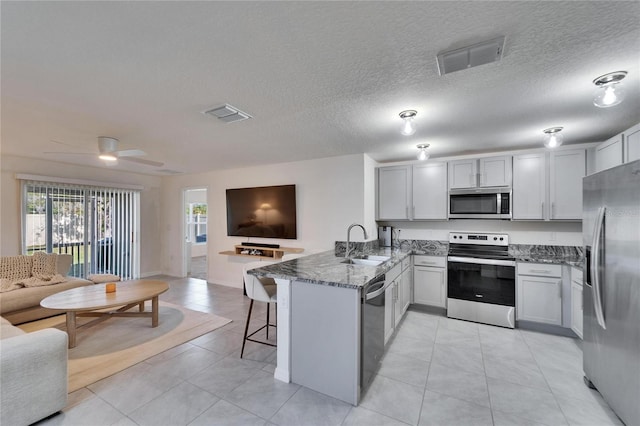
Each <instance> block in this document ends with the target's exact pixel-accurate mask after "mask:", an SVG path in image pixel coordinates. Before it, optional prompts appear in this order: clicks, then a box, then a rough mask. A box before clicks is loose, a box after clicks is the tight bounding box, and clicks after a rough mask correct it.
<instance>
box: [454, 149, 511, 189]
mask: <svg viewBox="0 0 640 426" xmlns="http://www.w3.org/2000/svg"><path fill="white" fill-rule="evenodd" d="M494 186H511V156H509V155H505V156H500V157H487V158H480V159H470V160H458V161H451V162H449V189H463V188H478V187H482V188H485V187H494Z"/></svg>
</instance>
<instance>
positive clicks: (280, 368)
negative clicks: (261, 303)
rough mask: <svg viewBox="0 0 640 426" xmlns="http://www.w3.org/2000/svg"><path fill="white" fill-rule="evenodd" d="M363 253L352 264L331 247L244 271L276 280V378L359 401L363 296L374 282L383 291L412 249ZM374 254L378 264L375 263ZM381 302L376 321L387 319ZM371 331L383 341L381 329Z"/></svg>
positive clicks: (367, 322) (363, 325) (385, 249)
mask: <svg viewBox="0 0 640 426" xmlns="http://www.w3.org/2000/svg"><path fill="white" fill-rule="evenodd" d="M367 255H369V258H370V260H369V261H367V259H358V257H359V256H355V258H356V261H358V260H361V261H362V260H364V262H360V264H351V263H344V262H345V257H343V256H337V255H336V253H335V252H334V251H333V250H331V251H327V252H323V253H318V254H314V255H310V256H305V257H300V258H297V259H293V260H290V261H287V262H282V263H276V264H272V265H268V266H265V267H262V268H257V269H252V270H250V271H249V272H248V273H250V274H252V275H255V276H262V277H271V278H274V279H275V281H276V283H277V284H278V306H277V310H278V328H277V336H278V347H277V367H276V370H275V374H274V376H275V378H277V379H279V380H282V381H285V382H294V383H297V384H300V385H303V386H306V387H308V388H311V389H314V390H316V391H319V392H321V393H324V394H327V395H330V396H333V397H335V398H338V399H341V400H343V401H346V402H348V403H351V404H353V405H357V404H358V401H359V398H360V390H361V389H360V384H361V366H362V359H363V358H362V352H361V348H362V344H363V342H362V340H363V337H362V333H363V328H366V329H367V330H365V332H370V328H369V325H368V324H369V321H368V320H366V319H365V321H364V322H363V320H362V318H363V304H362V301H363V295H364V294H365V292H368V291H369V290H368V289H369V288H370V287H371V288H373V286H374V283H375V285H376V289H377V288H378V287H379V288H380V290H378V291H377V292H376V293H384V290H383V286H384V282H385V281H386V282H387V283H388V282H389V276H390V275H393V274H396V276H397V273H396V271H399V270H400V269H401V265H402V264H403V261H404V262H406V264H407V265H408V263H409V260H410V255H411V250H402V249H390V248H384V249H374V250H369V251H368V252H367ZM360 257H362V256H360ZM373 258H374V259H377V261H378V262H381V263H380V264H379V265H375V263H376V260H373ZM385 275H386V276H387V279H386V280H385V278H384V277H385ZM379 282H382V284H378V283H379ZM384 287H386V286H384ZM381 300H382V301H383V302H382V303H383V305H382V307H381V308H380V309H381V314H380V311H377V312H376V313H374V314H373V315H376V316H377V317H378V318H376V319H374V320H375V321H376V322H377V324H380V321H382V322H383V324H384V320H385V319H386V320H387V321H388V319H387V318H384V319H383V318H382V317H380V315H382V316H385V309H384V308H385V306H384V296H382V298H381ZM386 303H389V304H390V303H392V301H391V300H387V301H386ZM374 333H375V334H376V336H378V337H379V339H380V341H381V342H382V345H384V333H385V330H384V327H379V328H378V327H376V330H375V332H374ZM380 333H382V334H381V335H380ZM367 341H368V339H367ZM366 344H367V343H364V345H366ZM377 361H379V359H377Z"/></svg>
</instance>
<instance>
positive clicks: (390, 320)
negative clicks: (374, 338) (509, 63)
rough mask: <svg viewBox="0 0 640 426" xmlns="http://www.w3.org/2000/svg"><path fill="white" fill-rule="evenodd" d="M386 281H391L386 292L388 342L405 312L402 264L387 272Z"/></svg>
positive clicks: (385, 329)
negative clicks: (403, 309)
mask: <svg viewBox="0 0 640 426" xmlns="http://www.w3.org/2000/svg"><path fill="white" fill-rule="evenodd" d="M385 283H390V284H389V285H388V286H387V289H386V290H385V292H384V299H385V300H384V343H385V344H386V343H387V341H388V340H389V338H390V337H391V336H393V332H394V331H395V329H396V326H397V325H398V323H399V322H400V320H401V319H402V314H403V313H404V312H403V311H402V304H403V301H402V264H398V265H396V266H394V267H393V268H391V270H390V271H389V272H387V274H386V278H385ZM385 285H386V284H385Z"/></svg>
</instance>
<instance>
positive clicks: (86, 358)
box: [19, 301, 231, 392]
mask: <svg viewBox="0 0 640 426" xmlns="http://www.w3.org/2000/svg"><path fill="white" fill-rule="evenodd" d="M149 304H150V302H147V305H149ZM149 308H150V306H148V307H147V309H149ZM134 309H135V308H134ZM92 319H94V318H88V317H82V318H78V325H80V324H83V323H85V322H88V321H91V320H92ZM159 320H160V322H159V325H158V327H156V328H152V327H151V318H135V317H131V318H127V317H119V318H110V319H108V320H106V321H103V322H101V323H99V324H96V325H92V326H89V327H87V328H80V329H79V330H78V331H77V335H76V347H75V348H72V349H69V392H73V391H75V390H78V389H80V388H83V387H85V386H87V385H90V384H91V383H95V382H97V381H98V380H101V379H104V378H105V377H109V376H111V375H113V374H115V373H117V372H119V371H122V370H124V369H126V368H128V367H131V366H132V365H134V364H137V363H139V362H141V361H144V360H145V359H147V358H150V357H152V356H154V355H157V354H159V353H161V352H164V351H166V350H167V349H171V348H173V347H174V346H178V345H180V344H182V343H185V342H188V341H189V340H191V339H195V338H196V337H198V336H202V335H203V334H206V333H209V332H211V331H213V330H215V329H218V328H220V327H222V326H224V325H226V324H229V323H230V322H231V320H230V319H227V318H222V317H219V316H217V315H213V314H208V313H204V312H197V311H193V310H191V309H187V308H184V307H182V306H179V305H174V304H171V303H167V302H162V301H161V302H160V312H159ZM19 327H20V328H21V329H22V330H24V331H26V332H31V331H36V330H41V329H43V328H49V327H55V328H59V329H61V330H65V328H66V327H65V316H64V315H59V316H56V317H52V318H46V319H43V320H39V321H34V322H30V323H27V324H22V325H20V326H19Z"/></svg>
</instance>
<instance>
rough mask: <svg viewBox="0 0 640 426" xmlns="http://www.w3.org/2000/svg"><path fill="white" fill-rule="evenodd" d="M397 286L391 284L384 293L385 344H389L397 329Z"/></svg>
mask: <svg viewBox="0 0 640 426" xmlns="http://www.w3.org/2000/svg"><path fill="white" fill-rule="evenodd" d="M394 294H395V286H394V284H391V285H390V286H389V287H387V289H386V290H385V292H384V299H385V303H384V343H385V345H386V344H387V341H388V340H389V338H390V337H391V336H392V335H393V330H394V329H395V318H394V315H393V308H394V305H395V303H394V298H393V295H394Z"/></svg>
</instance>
